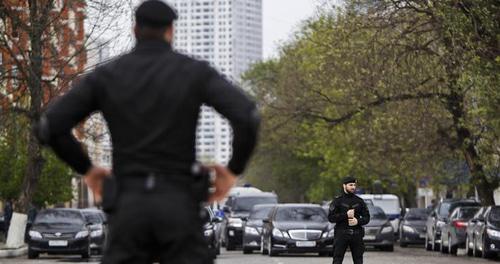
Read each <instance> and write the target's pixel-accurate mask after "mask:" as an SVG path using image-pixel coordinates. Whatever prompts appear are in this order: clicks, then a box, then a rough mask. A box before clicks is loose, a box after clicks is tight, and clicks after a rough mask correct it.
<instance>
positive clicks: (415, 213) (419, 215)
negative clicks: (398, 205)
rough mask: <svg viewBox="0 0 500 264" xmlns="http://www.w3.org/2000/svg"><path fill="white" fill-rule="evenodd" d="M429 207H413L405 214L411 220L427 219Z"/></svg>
mask: <svg viewBox="0 0 500 264" xmlns="http://www.w3.org/2000/svg"><path fill="white" fill-rule="evenodd" d="M427 212H428V211H427V209H424V208H413V209H410V211H408V213H407V214H406V215H405V219H406V220H409V221H418V220H426V219H427Z"/></svg>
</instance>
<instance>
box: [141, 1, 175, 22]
mask: <svg viewBox="0 0 500 264" xmlns="http://www.w3.org/2000/svg"><path fill="white" fill-rule="evenodd" d="M176 19H177V14H176V13H175V11H174V10H173V9H172V8H171V7H170V6H169V5H167V4H166V3H164V2H162V1H159V0H147V1H144V2H143V3H142V4H141V5H140V6H139V7H138V8H137V10H135V21H136V23H137V25H138V26H146V27H153V28H161V27H165V26H168V25H170V24H171V23H172V22H173V21H174V20H176Z"/></svg>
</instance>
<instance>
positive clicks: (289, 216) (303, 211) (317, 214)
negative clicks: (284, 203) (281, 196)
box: [276, 207, 328, 222]
mask: <svg viewBox="0 0 500 264" xmlns="http://www.w3.org/2000/svg"><path fill="white" fill-rule="evenodd" d="M276 221H285V222H287V221H292V222H327V221H328V220H327V218H326V214H325V211H323V209H321V208H320V207H318V208H315V207H282V208H278V211H277V212H276Z"/></svg>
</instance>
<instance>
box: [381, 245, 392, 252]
mask: <svg viewBox="0 0 500 264" xmlns="http://www.w3.org/2000/svg"><path fill="white" fill-rule="evenodd" d="M380 249H381V250H382V251H388V252H392V251H394V245H390V246H383V247H380Z"/></svg>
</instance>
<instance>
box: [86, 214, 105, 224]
mask: <svg viewBox="0 0 500 264" xmlns="http://www.w3.org/2000/svg"><path fill="white" fill-rule="evenodd" d="M83 215H84V216H85V221H87V223H92V224H102V218H101V216H100V215H99V213H93V212H83Z"/></svg>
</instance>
